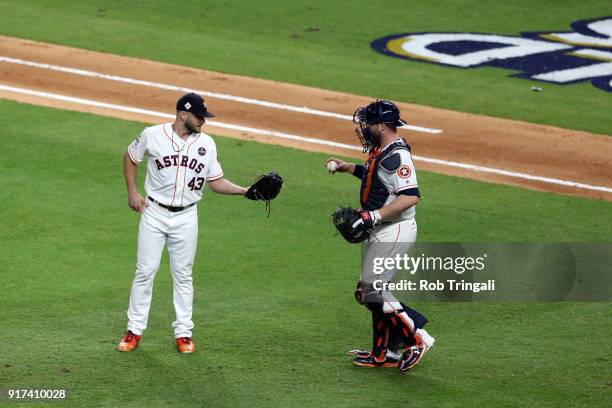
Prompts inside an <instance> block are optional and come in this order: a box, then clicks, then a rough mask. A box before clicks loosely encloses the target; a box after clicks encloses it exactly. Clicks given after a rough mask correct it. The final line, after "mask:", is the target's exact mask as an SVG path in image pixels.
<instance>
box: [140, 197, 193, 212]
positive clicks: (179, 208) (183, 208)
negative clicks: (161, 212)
mask: <svg viewBox="0 0 612 408" xmlns="http://www.w3.org/2000/svg"><path fill="white" fill-rule="evenodd" d="M147 199H149V201H152V202H154V203H155V204H157V205H159V206H160V207H161V208H165V209H166V210H168V211H170V212H180V211H183V210H186V209H187V208H189V207H191V206H194V205H195V204H196V203H191V204H189V205H186V206H185V207H171V206H169V205H166V204H162V203H160V202H159V201H157V200H156V199H154V198H153V197H151V196H147Z"/></svg>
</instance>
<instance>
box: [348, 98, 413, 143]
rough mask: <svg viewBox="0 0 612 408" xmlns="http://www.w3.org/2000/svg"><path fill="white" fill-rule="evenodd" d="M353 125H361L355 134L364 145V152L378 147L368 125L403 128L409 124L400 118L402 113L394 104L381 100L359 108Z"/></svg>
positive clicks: (354, 115)
mask: <svg viewBox="0 0 612 408" xmlns="http://www.w3.org/2000/svg"><path fill="white" fill-rule="evenodd" d="M353 123H356V124H358V125H359V128H357V129H355V132H356V133H357V137H359V140H360V141H361V144H362V145H363V151H364V152H366V151H368V150H370V149H372V148H373V147H375V146H376V143H375V141H374V140H373V138H372V135H370V132H369V131H368V128H367V126H368V125H375V124H378V123H384V124H387V125H391V126H395V127H401V126H404V125H406V124H407V123H406V121H405V120H403V119H401V118H400V111H399V109H398V107H397V106H396V105H395V104H394V103H393V102H391V101H386V100H380V99H378V100H376V101H374V102H372V103H371V104H369V105H368V106H362V107H360V108H357V110H356V111H355V113H354V114H353Z"/></svg>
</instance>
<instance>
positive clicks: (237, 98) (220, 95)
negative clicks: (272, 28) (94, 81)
mask: <svg viewBox="0 0 612 408" xmlns="http://www.w3.org/2000/svg"><path fill="white" fill-rule="evenodd" d="M0 62H6V63H10V64H17V65H24V66H28V67H33V68H41V69H48V70H51V71H57V72H63V73H66V74H74V75H81V76H85V77H89V78H100V79H107V80H109V81H116V82H123V83H127V84H131V85H140V86H145V87H149V88H158V89H164V90H168V91H178V92H185V93H186V92H195V93H198V94H200V95H203V96H207V97H211V98H217V99H223V100H227V101H233V102H239V103H245V104H250V105H258V106H264V107H266V108H273V109H281V110H286V111H292V112H299V113H306V114H309V115H316V116H324V117H328V118H335V119H342V120H350V121H352V120H353V117H352V116H350V115H342V114H339V113H333V112H326V111H322V110H318V109H311V108H307V107H305V106H293V105H285V104H281V103H275V102H268V101H263V100H260V99H252V98H245V97H242V96H235V95H229V94H223V93H217V92H209V91H203V90H201V89H193V88H186V87H182V86H177V85H170V84H162V83H159V82H151V81H144V80H141V79H135V78H128V77H123V76H118V75H109V74H104V73H102V72H96V71H88V70H84V69H78V68H71V67H65V66H61V65H53V64H45V63H41V62H34V61H27V60H23V59H19V58H11V57H6V56H0ZM402 127H403V128H404V129H408V130H413V131H416V132H423V133H431V134H436V133H442V130H440V129H431V128H427V127H422V126H415V125H406V126H402Z"/></svg>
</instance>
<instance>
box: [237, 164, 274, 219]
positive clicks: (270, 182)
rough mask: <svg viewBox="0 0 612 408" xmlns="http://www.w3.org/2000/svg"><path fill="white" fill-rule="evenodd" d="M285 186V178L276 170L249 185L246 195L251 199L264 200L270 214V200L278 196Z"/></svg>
mask: <svg viewBox="0 0 612 408" xmlns="http://www.w3.org/2000/svg"><path fill="white" fill-rule="evenodd" d="M282 187H283V178H282V177H281V176H280V175H279V174H278V173H277V172H275V171H272V172H270V173H268V174H264V175H263V176H260V177H259V178H258V179H257V180H255V182H254V183H253V184H252V185H251V186H250V187H249V189H248V190H247V192H246V193H244V196H245V197H246V198H248V199H249V200H264V201H265V202H266V208H267V210H268V216H269V215H270V200H273V199H274V198H276V196H277V195H278V193H280V191H281V188H282Z"/></svg>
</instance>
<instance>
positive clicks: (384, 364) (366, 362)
mask: <svg viewBox="0 0 612 408" xmlns="http://www.w3.org/2000/svg"><path fill="white" fill-rule="evenodd" d="M398 363H399V360H398V359H397V358H393V357H387V358H386V359H385V360H384V361H381V362H378V361H376V359H375V358H374V357H372V356H368V357H355V358H354V359H353V364H355V365H356V366H359V367H370V368H373V367H380V368H389V367H397V366H398Z"/></svg>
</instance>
